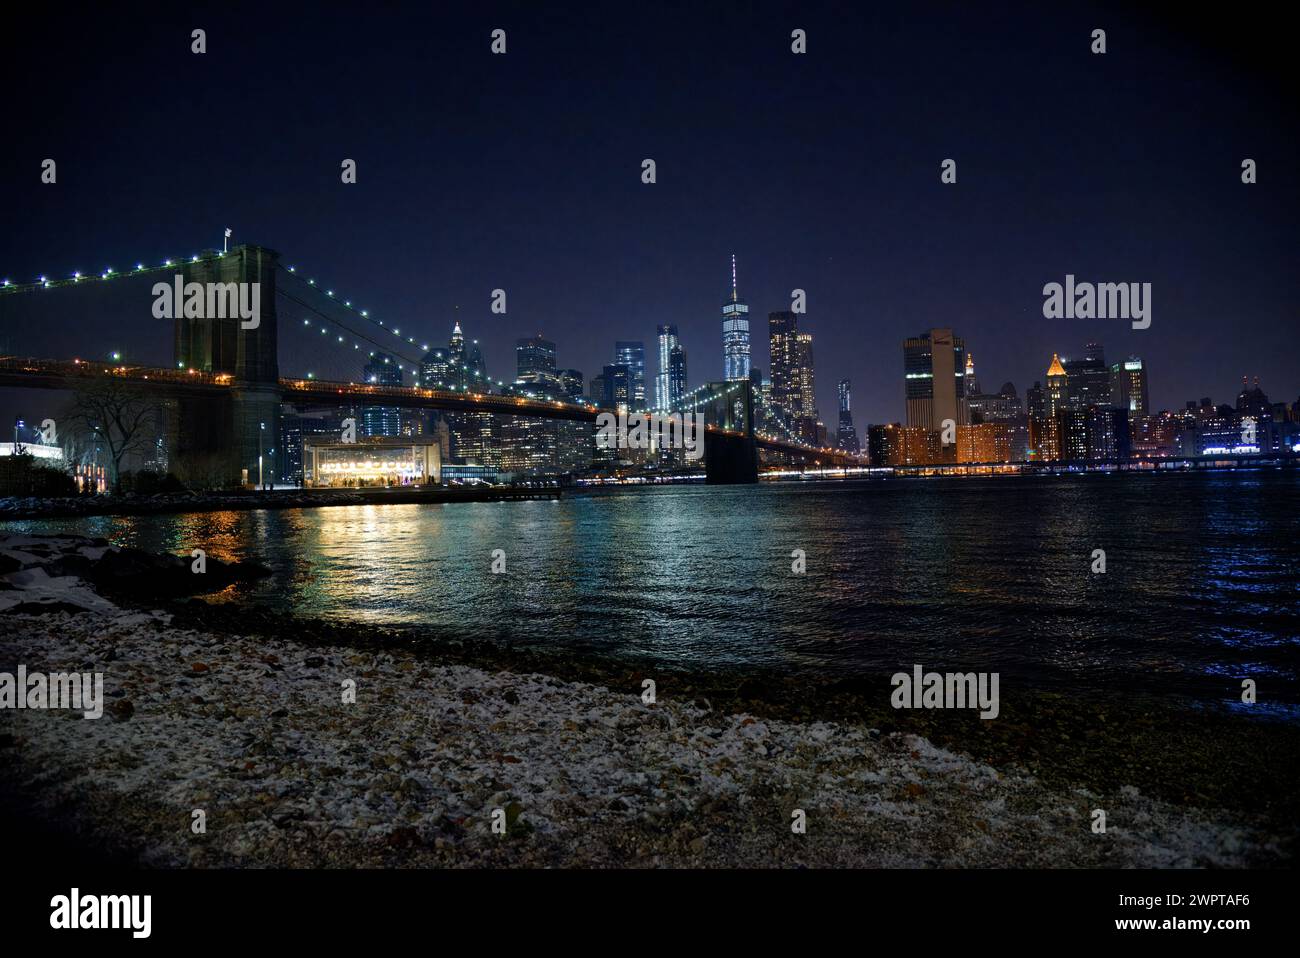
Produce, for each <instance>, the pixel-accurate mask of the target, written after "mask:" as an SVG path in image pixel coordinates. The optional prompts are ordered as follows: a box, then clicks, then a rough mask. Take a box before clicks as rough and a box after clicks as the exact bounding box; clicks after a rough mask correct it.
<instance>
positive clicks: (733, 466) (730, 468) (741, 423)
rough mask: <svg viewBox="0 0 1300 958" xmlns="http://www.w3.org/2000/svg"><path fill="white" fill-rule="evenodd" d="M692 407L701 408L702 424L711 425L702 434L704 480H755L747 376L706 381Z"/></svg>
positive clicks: (724, 482)
mask: <svg viewBox="0 0 1300 958" xmlns="http://www.w3.org/2000/svg"><path fill="white" fill-rule="evenodd" d="M692 408H693V409H694V411H697V412H703V413H704V422H705V425H706V426H709V427H712V428H711V429H709V430H708V431H707V432H706V433H705V436H704V475H705V480H706V481H707V482H708V483H709V484H710V485H737V484H740V483H749V482H758V444H757V443H756V442H755V441H754V392H753V388H752V386H751V385H750V382H749V380H748V379H737V380H732V381H729V382H714V383H708V384H706V385H705V386H703V387H701V389H700V390H697V393H696V398H695V400H694V403H693V407H692ZM688 411H689V410H688ZM719 430H721V431H719Z"/></svg>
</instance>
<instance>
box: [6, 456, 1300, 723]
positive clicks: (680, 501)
mask: <svg viewBox="0 0 1300 958" xmlns="http://www.w3.org/2000/svg"><path fill="white" fill-rule="evenodd" d="M8 525H9V527H11V528H20V529H24V530H27V531H47V532H54V531H78V532H82V533H84V534H89V535H102V536H105V537H107V538H109V539H110V540H112V541H114V542H116V543H119V544H123V545H134V546H138V547H141V548H146V549H152V550H158V551H168V552H172V553H176V554H188V553H189V550H190V549H192V548H195V547H200V548H204V549H206V550H207V551H208V554H209V555H212V556H215V557H218V558H222V559H231V558H243V557H256V558H258V559H260V560H262V561H263V562H266V563H267V564H268V565H270V566H271V567H272V568H273V569H274V570H275V572H276V575H275V577H274V578H273V579H271V580H268V581H266V582H264V583H261V584H259V585H257V586H255V587H252V588H244V589H242V590H238V591H237V592H236V593H235V594H234V595H235V597H237V598H238V599H239V600H240V601H254V602H261V603H267V604H269V605H272V606H275V607H278V608H282V609H293V610H297V611H300V612H304V613H308V614H312V615H320V616H327V617H332V618H344V619H348V620H353V621H356V622H359V623H395V624H397V623H400V624H410V625H420V626H425V627H427V628H428V631H429V634H430V637H431V639H436V638H437V637H439V636H449V637H484V638H510V639H512V640H514V641H528V642H536V643H544V644H548V645H563V646H569V647H574V648H580V649H596V650H601V651H605V652H610V653H614V654H628V655H634V656H637V657H649V658H652V659H655V660H658V661H661V662H663V663H665V664H678V665H690V666H693V667H710V668H726V667H731V666H743V665H745V664H749V663H758V664H762V665H766V666H775V667H779V668H783V669H788V670H800V669H806V670H815V671H818V672H822V673H826V672H831V673H834V674H844V675H851V674H854V673H859V672H864V671H869V672H879V671H882V670H888V671H893V670H895V669H896V668H905V669H910V667H911V665H912V664H913V663H919V664H922V665H924V666H925V667H926V668H935V669H940V670H948V669H953V668H962V669H978V670H988V671H999V672H1002V673H1003V674H1004V676H1007V675H1010V676H1021V677H1023V678H1025V679H1028V680H1031V681H1033V682H1035V683H1036V684H1042V685H1059V684H1063V685H1068V686H1076V687H1077V686H1087V687H1111V688H1113V687H1118V688H1133V689H1154V690H1156V691H1177V692H1183V693H1190V694H1193V695H1196V696H1197V697H1198V698H1201V699H1202V700H1207V701H1208V700H1211V699H1222V698H1223V697H1225V695H1228V694H1230V692H1229V688H1228V686H1229V685H1231V684H1235V683H1239V681H1240V678H1241V677H1244V676H1250V677H1253V678H1255V679H1256V681H1257V682H1258V683H1259V686H1260V693H1259V694H1260V697H1261V700H1264V699H1268V700H1271V701H1287V702H1296V701H1300V690H1298V686H1297V679H1296V672H1297V667H1296V664H1297V655H1298V654H1300V475H1297V474H1296V473H1294V472H1291V473H1276V472H1274V473H1257V474H1254V475H1247V476H1243V475H1239V474H1232V473H1216V474H1213V475H1189V476H1182V475H1180V476H1089V477H1066V478H1004V479H988V480H983V479H974V480H972V479H961V480H911V481H907V480H902V481H900V480H892V481H884V482H869V483H856V482H855V483H818V484H781V485H760V486H748V487H722V488H707V487H699V486H689V487H687V486H676V487H657V488H632V489H619V490H611V491H602V492H598V493H591V494H575V495H569V496H567V497H566V498H565V499H563V500H561V501H559V502H549V501H540V502H508V503H506V502H503V503H455V504H447V505H431V506H430V505H425V506H420V505H396V506H373V505H372V506H352V507H333V508H325V509H314V510H286V511H259V512H216V513H197V514H191V515H185V516H150V517H140V518H129V517H101V518H92V519H80V520H51V521H45V522H39V523H30V522H28V523H10V524H8ZM796 548H798V549H804V550H805V551H806V553H807V569H808V571H807V573H806V574H805V575H802V576H799V575H793V574H792V573H791V570H790V564H791V561H792V559H791V556H790V554H791V551H792V550H794V549H796ZM1097 548H1100V549H1104V550H1105V551H1106V557H1107V573H1106V574H1104V575H1094V574H1092V573H1091V572H1090V568H1089V567H1090V564H1091V553H1092V550H1093V549H1097ZM494 549H503V550H504V551H505V553H506V563H507V574H505V575H492V574H490V572H489V568H490V564H491V559H492V556H491V553H492V550H494ZM1005 681H1006V679H1005V678H1004V682H1005Z"/></svg>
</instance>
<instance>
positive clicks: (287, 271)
mask: <svg viewBox="0 0 1300 958" xmlns="http://www.w3.org/2000/svg"><path fill="white" fill-rule="evenodd" d="M230 255H231V254H230V252H229V251H213V252H210V253H204V254H192V255H191V256H189V257H188V258H186V257H175V258H168V259H164V260H163V261H162V262H161V263H157V264H155V265H147V264H145V263H142V262H137V263H136V265H135V268H134V269H130V270H118V269H114V268H113V267H111V266H106V267H104V269H103V270H102V271H101V272H99V273H98V274H96V273H82V272H81V271H79V270H77V271H74V272H72V273H71V274H69V275H66V276H64V277H62V278H58V279H54V278H51V277H50V275H48V274H41V275H40V276H38V277H37V279H36V281H35V282H31V283H15V282H13V281H12V280H11V279H9V278H4V279H0V296H3V295H8V294H15V293H26V292H32V291H35V290H41V289H59V288H62V287H67V286H80V285H84V284H91V283H97V282H99V283H102V282H107V281H109V280H115V279H124V278H132V277H139V276H148V275H151V274H153V273H159V272H162V271H163V270H174V269H176V268H177V267H182V266H185V265H187V264H194V263H199V262H207V261H210V260H220V259H224V258H226V257H227V256H230ZM277 268H278V269H279V270H280V271H281V273H282V274H283V275H286V276H290V277H293V278H294V279H297V280H299V281H300V282H301V283H303V284H304V285H305V286H307V287H308V288H311V289H314V290H316V291H317V292H319V293H320V294H321V295H322V296H324V297H325V298H326V299H328V300H329V302H330V303H331V304H333V305H335V306H339V307H341V308H343V309H346V310H348V311H349V312H351V313H352V314H353V315H355V316H357V317H358V318H360V319H362V320H364V321H365V322H367V323H370V324H371V325H373V326H377V327H378V328H380V329H382V330H383V331H384V332H386V333H388V334H389V335H391V336H394V337H395V338H397V339H398V340H399V341H401V342H402V343H403V347H402V348H405V346H407V345H409V346H417V345H418V348H420V349H421V350H423V351H424V352H425V353H427V352H428V351H429V347H428V345H427V344H423V343H421V344H417V343H416V340H415V337H413V336H407V337H405V338H403V337H402V334H401V330H400V329H399V328H397V327H395V326H389V325H387V324H386V323H384V321H383V320H379V319H375V318H373V317H372V316H371V315H370V311H369V310H365V309H360V308H358V307H356V306H353V305H352V301H351V300H346V299H339V298H338V297H337V296H335V295H334V291H333V290H332V289H326V288H324V287H322V286H321V285H320V284H318V283H317V282H316V280H315V279H314V278H305V279H304V278H303V277H302V276H301V275H300V274H299V273H298V269H297V267H296V266H279V267H277ZM276 292H277V293H278V294H280V295H282V296H284V297H285V298H286V299H287V300H289V301H291V302H293V303H295V304H296V305H298V306H301V307H302V308H303V309H306V310H308V311H310V312H312V313H313V314H315V315H316V316H319V317H320V318H321V319H323V320H325V321H326V322H327V323H330V324H331V325H333V326H336V327H337V328H339V329H341V330H343V331H345V332H347V333H349V334H350V335H351V336H353V337H354V338H355V339H362V340H365V341H366V342H367V343H368V344H370V345H372V346H375V347H376V348H377V349H378V350H380V351H381V352H385V353H393V354H395V355H397V356H398V358H400V359H405V360H406V361H407V362H408V363H410V371H411V372H412V373H413V374H414V375H415V376H416V377H417V378H418V376H419V374H420V364H419V362H418V361H416V360H412V359H410V358H409V357H406V356H402V355H401V354H400V353H398V351H397V350H396V349H393V348H392V347H391V346H386V345H384V344H383V343H381V342H379V341H378V340H375V339H372V338H371V337H369V336H367V335H366V334H364V333H360V332H357V331H356V330H353V329H352V328H351V327H349V326H347V325H345V324H344V323H342V322H340V321H339V320H337V319H335V318H334V317H332V316H329V315H328V314H326V313H324V312H322V311H321V310H319V309H317V308H315V307H314V306H312V305H311V304H310V303H307V302H305V301H304V300H302V299H300V298H298V297H296V296H294V295H293V294H292V293H290V292H288V291H287V290H286V289H284V288H283V284H280V285H277V288H276ZM310 324H311V321H310V320H304V325H308V326H309V325H310ZM321 331H322V332H325V331H326V330H325V329H324V327H321ZM331 343H332V344H333V345H335V346H339V345H343V346H344V347H346V345H347V344H346V341H345V340H344V338H343V337H341V336H336V337H334V339H332V340H331ZM352 346H353V350H354V351H355V350H358V349H360V345H359V344H358V343H356V342H355V341H354V342H353V343H352ZM367 355H368V356H371V357H373V356H374V355H375V354H374V352H372V351H369V350H367ZM120 359H121V356H120V355H119V354H117V353H114V354H113V360H114V362H116V361H118V360H120ZM394 365H396V366H397V368H398V369H399V370H402V371H406V370H407V367H405V366H403V365H402V364H401V363H396V364H394ZM454 365H455V366H456V367H458V368H460V369H462V370H464V371H465V372H467V373H473V375H474V376H475V377H476V378H478V379H481V380H482V382H483V385H484V386H485V387H487V389H488V390H490V389H491V387H492V386H493V385H496V386H498V387H504V386H505V385H506V384H505V383H504V382H502V381H501V380H499V379H497V380H494V379H492V378H491V377H485V376H483V375H482V373H479V372H478V371H476V370H471V369H469V368H468V367H467V366H466V365H465V364H464V363H456V364H454ZM307 378H308V379H314V378H315V377H314V375H313V374H312V373H308V374H307ZM439 385H440V387H442V388H445V389H447V390H449V391H452V392H456V391H460V392H465V393H469V394H474V392H475V390H474V388H473V386H471V385H468V384H467V385H465V386H457V385H456V384H454V383H451V384H439ZM564 405H574V406H581V407H583V408H589V407H588V405H587V404H586V403H564Z"/></svg>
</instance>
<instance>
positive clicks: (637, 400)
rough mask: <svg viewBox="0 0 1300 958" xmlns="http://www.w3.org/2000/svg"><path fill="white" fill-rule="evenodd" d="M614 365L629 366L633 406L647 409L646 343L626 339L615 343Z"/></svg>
mask: <svg viewBox="0 0 1300 958" xmlns="http://www.w3.org/2000/svg"><path fill="white" fill-rule="evenodd" d="M614 365H615V366H626V367H627V371H628V376H629V377H630V378H629V389H630V390H631V396H630V399H629V401H630V402H631V404H632V408H633V409H635V410H642V409H645V343H642V342H632V341H624V340H620V341H618V342H616V343H614Z"/></svg>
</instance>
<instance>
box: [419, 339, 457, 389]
mask: <svg viewBox="0 0 1300 958" xmlns="http://www.w3.org/2000/svg"><path fill="white" fill-rule="evenodd" d="M450 367H451V353H450V351H449V350H448V349H447V348H446V347H444V346H434V347H433V348H432V349H431V350H429V351H428V352H427V353H425V354H424V358H423V359H421V360H420V385H421V386H423V387H424V388H425V389H446V388H447V386H448V385H449V373H450Z"/></svg>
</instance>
